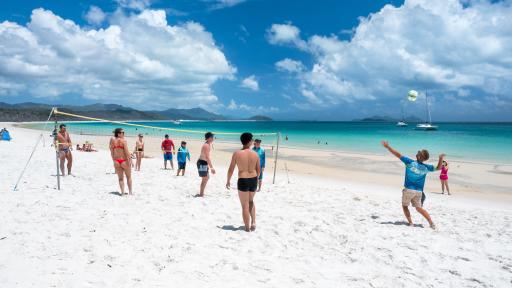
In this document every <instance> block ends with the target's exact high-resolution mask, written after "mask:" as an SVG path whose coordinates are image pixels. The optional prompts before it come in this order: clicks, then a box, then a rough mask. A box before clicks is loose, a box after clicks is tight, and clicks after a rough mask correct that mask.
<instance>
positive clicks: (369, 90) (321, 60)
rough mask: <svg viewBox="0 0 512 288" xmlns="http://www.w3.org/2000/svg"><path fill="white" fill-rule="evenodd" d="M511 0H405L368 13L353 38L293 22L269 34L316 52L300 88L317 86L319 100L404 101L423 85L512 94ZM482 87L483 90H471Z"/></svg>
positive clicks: (283, 42)
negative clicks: (306, 33) (308, 31)
mask: <svg viewBox="0 0 512 288" xmlns="http://www.w3.org/2000/svg"><path fill="white" fill-rule="evenodd" d="M511 4H512V3H511V2H510V1H500V2H493V3H491V2H490V1H483V0H482V1H469V2H467V1H466V2H465V3H464V4H461V3H460V2H459V1H457V0H406V1H405V3H404V5H402V6H400V7H393V6H391V5H386V6H384V7H383V8H382V9H381V10H380V11H379V12H377V13H375V14H371V15H369V16H368V17H366V18H361V19H360V23H359V25H358V26H357V27H356V28H355V29H354V35H353V37H352V38H351V39H350V40H348V41H344V40H340V39H338V38H337V37H336V36H332V35H331V36H319V35H314V36H312V37H310V38H309V39H307V40H302V39H301V38H300V30H299V29H298V28H297V27H295V26H291V25H290V24H274V25H272V26H271V28H270V29H269V32H268V34H267V36H268V41H269V42H270V43H272V44H276V45H292V46H295V47H296V48H298V49H300V50H303V51H307V52H309V53H310V54H311V56H312V57H313V60H314V62H315V63H314V64H313V65H312V67H311V68H310V70H309V71H303V72H302V73H299V74H298V76H297V77H298V79H299V80H300V82H301V84H302V85H301V86H300V89H301V90H306V91H311V92H313V93H314V95H315V96H316V97H317V98H318V99H319V100H320V102H318V105H321V104H320V103H332V104H338V103H342V102H353V101H359V100H365V99H366V100H373V99H386V98H388V99H391V98H394V99H397V100H398V99H400V98H401V97H403V95H404V94H405V93H406V91H408V90H409V89H413V88H416V89H423V87H427V88H430V89H432V90H433V91H437V92H439V95H444V94H446V93H452V94H453V95H456V96H457V97H462V98H467V97H471V95H474V94H483V96H484V97H488V98H493V97H496V98H498V99H505V98H509V99H510V98H511V96H512V94H510V93H509V91H511V90H512V81H510V79H512V53H510V51H512V17H510V15H512V5H511ZM475 89H476V90H477V91H478V90H483V92H482V93H470V91H472V90H475ZM306 94H307V95H310V94H309V93H306ZM302 95H304V93H302ZM485 95H487V96H485ZM464 101H469V100H464ZM481 102H483V103H486V102H487V101H481ZM488 102H489V103H488V104H487V105H492V103H496V101H488ZM310 103H313V102H311V101H310ZM473 103H477V102H473ZM475 105H476V104H475Z"/></svg>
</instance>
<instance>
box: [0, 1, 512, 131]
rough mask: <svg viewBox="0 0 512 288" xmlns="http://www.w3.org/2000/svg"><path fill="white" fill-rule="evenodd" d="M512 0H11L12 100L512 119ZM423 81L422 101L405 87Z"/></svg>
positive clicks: (240, 113)
mask: <svg viewBox="0 0 512 288" xmlns="http://www.w3.org/2000/svg"><path fill="white" fill-rule="evenodd" d="M510 15H512V0H504V1H490V0H406V1H385V0H359V1H338V0H322V1H309V0H296V1H291V0H289V1H285V0H196V1H192V0H87V1H61V0H60V1H58V0H45V1H39V0H18V1H1V2H0V102H7V103H19V102H26V101H31V102H39V103H49V104H76V105H85V104H92V103H116V104H121V105H125V106H129V107H133V108H136V109H141V110H164V109H168V108H192V107H202V108H205V109H207V110H209V111H213V112H216V113H220V114H223V115H228V116H234V117H245V116H252V115H266V116H270V117H272V118H274V119H278V120H327V121H337V120H352V119H360V118H364V117H369V116H374V115H382V116H391V117H401V110H402V108H403V110H404V111H405V115H406V116H415V117H418V118H424V117H425V108H426V104H425V92H426V91H428V95H429V98H428V99H429V105H430V107H431V110H432V117H433V120H434V121H512V93H511V92H510V91H511V90H512V53H511V52H510V51H512V17H511V16H510ZM410 90H417V91H419V92H420V95H419V97H418V99H417V101H415V102H410V101H408V100H407V93H408V91H410Z"/></svg>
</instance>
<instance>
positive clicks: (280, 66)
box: [275, 58, 304, 72]
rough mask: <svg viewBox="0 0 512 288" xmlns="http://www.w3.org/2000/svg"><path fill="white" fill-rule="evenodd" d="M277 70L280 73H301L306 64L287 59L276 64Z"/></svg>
mask: <svg viewBox="0 0 512 288" xmlns="http://www.w3.org/2000/svg"><path fill="white" fill-rule="evenodd" d="M275 65H276V68H277V70H279V71H288V72H301V71H302V70H304V64H302V62H300V61H297V60H292V59H290V58H285V59H283V60H281V61H277V62H276V64H275Z"/></svg>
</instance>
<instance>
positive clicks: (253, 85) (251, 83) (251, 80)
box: [241, 75, 260, 91]
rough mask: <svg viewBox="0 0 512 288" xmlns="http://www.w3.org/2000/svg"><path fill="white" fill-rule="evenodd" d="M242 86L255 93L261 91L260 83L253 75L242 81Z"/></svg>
mask: <svg viewBox="0 0 512 288" xmlns="http://www.w3.org/2000/svg"><path fill="white" fill-rule="evenodd" d="M241 86H242V87H245V88H248V89H251V90H253V91H258V90H260V85H259V83H258V80H256V76H254V75H251V76H249V77H247V78H245V79H244V80H242V84H241Z"/></svg>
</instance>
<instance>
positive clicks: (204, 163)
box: [196, 132, 215, 197]
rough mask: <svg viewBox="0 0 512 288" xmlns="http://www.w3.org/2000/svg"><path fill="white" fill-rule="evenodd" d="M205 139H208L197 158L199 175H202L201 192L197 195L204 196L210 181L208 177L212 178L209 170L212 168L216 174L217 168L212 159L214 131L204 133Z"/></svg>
mask: <svg viewBox="0 0 512 288" xmlns="http://www.w3.org/2000/svg"><path fill="white" fill-rule="evenodd" d="M204 139H205V140H206V141H205V142H204V144H203V146H202V147H201V155H199V159H198V160H197V171H198V172H199V177H201V187H200V188H199V194H197V195H196V197H204V188H205V187H206V184H207V183H208V179H210V175H209V173H208V170H209V169H211V170H212V174H215V169H213V165H212V160H211V159H210V150H211V145H212V143H213V133H212V132H207V133H206V134H204Z"/></svg>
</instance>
